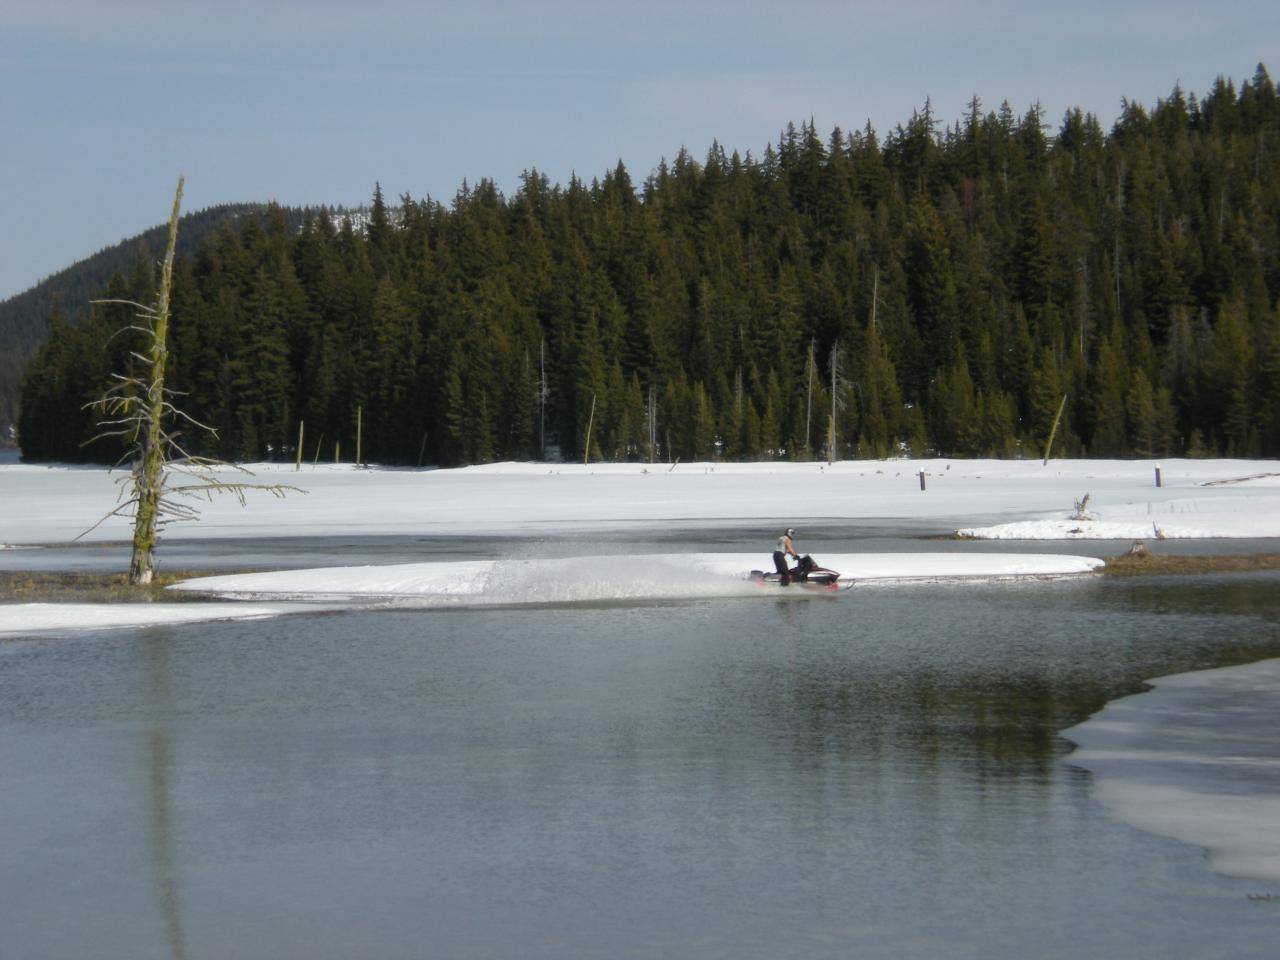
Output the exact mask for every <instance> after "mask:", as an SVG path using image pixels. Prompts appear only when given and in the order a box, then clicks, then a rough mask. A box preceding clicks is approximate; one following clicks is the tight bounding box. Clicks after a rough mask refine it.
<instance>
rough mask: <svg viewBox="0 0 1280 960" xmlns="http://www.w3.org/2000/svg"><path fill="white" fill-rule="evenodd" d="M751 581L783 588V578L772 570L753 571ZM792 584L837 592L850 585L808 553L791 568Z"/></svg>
mask: <svg viewBox="0 0 1280 960" xmlns="http://www.w3.org/2000/svg"><path fill="white" fill-rule="evenodd" d="M750 576H751V579H752V580H754V581H755V582H756V583H759V584H761V585H762V586H763V585H765V584H772V585H773V586H775V587H777V586H782V578H781V577H780V576H779V575H778V574H777V572H775V571H773V570H770V571H769V572H767V573H766V572H765V571H764V570H752V571H751V574H750ZM791 582H792V583H793V584H795V585H797V586H802V587H826V588H828V589H830V590H835V589H836V588H837V587H840V586H848V585H849V584H848V583H844V584H842V583H841V582H840V574H839V572H838V571H836V570H828V569H827V568H826V567H820V566H818V564H817V561H815V560H814V559H813V557H811V556H809V555H808V554H807V553H806V554H805V555H804V556H803V557H801V558H800V559H799V561H797V563H796V565H795V566H794V567H792V568H791Z"/></svg>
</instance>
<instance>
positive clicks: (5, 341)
mask: <svg viewBox="0 0 1280 960" xmlns="http://www.w3.org/2000/svg"><path fill="white" fill-rule="evenodd" d="M261 209H262V206H261V204H247V203H239V204H224V205H222V206H217V207H210V208H208V209H206V210H201V211H199V212H197V213H191V214H187V215H186V216H184V217H183V218H182V230H181V232H180V233H179V235H178V239H179V244H180V245H179V251H180V252H181V253H183V254H186V255H189V254H190V253H192V252H194V251H195V249H196V248H197V247H198V246H199V245H200V244H201V243H202V242H203V241H204V239H205V237H207V236H208V235H209V233H210V231H211V230H212V229H213V228H214V227H216V226H217V225H218V224H219V223H221V222H222V221H224V220H235V219H236V218H238V217H242V216H244V215H245V214H247V213H249V212H251V211H255V210H261ZM286 216H287V217H289V218H290V219H291V220H293V221H294V222H295V223H297V224H301V222H302V216H303V214H302V211H301V210H291V211H287V212H286ZM164 230H165V228H164V226H163V225H161V226H156V227H152V228H151V229H150V230H147V231H145V232H143V233H141V234H139V235H138V236H136V237H131V238H129V239H127V240H122V241H121V242H120V243H117V244H114V245H113V246H110V247H107V248H106V249H104V250H99V251H98V252H97V253H95V254H93V255H92V256H90V257H86V258H85V259H84V260H81V261H79V262H77V263H75V264H72V265H71V266H69V267H67V268H66V269H65V270H59V271H58V272H57V273H55V274H53V275H52V276H50V277H47V278H46V279H44V280H42V281H40V282H39V283H38V284H36V285H35V286H34V287H32V288H31V289H29V290H27V291H25V292H23V293H20V294H17V295H16V296H13V297H10V298H9V299H7V300H4V301H0V429H3V428H4V427H6V426H7V425H8V424H10V423H13V422H15V421H16V420H17V417H18V395H19V392H20V389H21V383H22V370H23V367H24V366H26V363H27V361H28V360H29V359H30V358H31V355H32V354H34V353H35V352H36V349H37V348H38V347H39V346H40V345H41V344H42V343H44V341H45V339H46V338H47V337H48V335H49V319H50V317H51V316H52V315H53V311H54V301H55V300H56V301H57V302H58V304H59V306H60V308H61V312H62V313H63V315H64V316H67V317H72V318H79V317H81V316H84V315H86V314H87V311H88V306H89V301H90V300H92V299H94V298H95V297H98V296H100V295H101V294H102V291H103V290H104V289H106V286H107V283H108V282H109V281H110V280H111V278H112V277H113V276H114V275H116V274H120V275H121V276H125V277H131V276H133V275H134V274H135V273H136V272H137V271H138V270H139V269H140V267H139V263H145V262H146V261H147V260H149V259H151V258H152V256H153V255H154V253H155V252H157V251H159V250H161V249H162V248H163V246H164Z"/></svg>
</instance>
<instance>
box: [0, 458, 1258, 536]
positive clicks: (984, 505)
mask: <svg viewBox="0 0 1280 960" xmlns="http://www.w3.org/2000/svg"><path fill="white" fill-rule="evenodd" d="M249 466H250V469H252V470H253V471H254V472H255V473H256V474H259V475H261V476H263V477H264V479H266V480H268V481H269V482H271V481H278V482H285V483H289V484H291V485H294V486H297V487H299V488H301V489H302V490H303V491H305V493H296V494H290V495H289V496H287V497H286V498H285V499H284V500H277V499H276V498H273V497H271V496H268V495H266V494H262V495H259V496H253V495H252V494H251V495H250V499H249V502H248V504H247V506H245V507H241V506H240V505H239V504H238V503H236V502H235V499H234V498H232V497H224V498H220V499H218V498H215V499H214V500H213V501H212V502H210V503H204V504H201V505H200V508H201V518H200V520H199V521H198V522H195V523H184V524H179V525H175V526H172V527H170V528H169V529H168V531H167V534H168V535H169V536H181V537H182V538H184V539H190V538H206V537H221V538H227V537H230V538H235V537H308V536H323V535H348V534H351V533H356V532H358V533H360V534H363V535H396V534H407V535H441V536H450V535H462V534H490V535H498V536H546V535H553V536H560V535H564V534H566V533H588V532H601V531H608V530H612V529H619V528H634V527H636V526H641V527H643V526H645V525H651V526H656V527H665V526H681V527H686V528H691V527H696V526H698V525H703V524H708V525H711V524H718V523H728V522H735V523H744V524H745V523H750V524H752V525H761V526H770V527H772V526H776V525H778V524H793V525H799V524H805V523H806V522H808V521H816V522H839V521H841V520H859V521H867V520H876V519H884V520H889V519H901V518H911V519H912V520H915V521H924V520H929V519H935V520H939V521H946V522H955V521H959V522H960V523H961V524H963V526H961V528H960V529H961V530H963V531H964V534H965V535H966V536H970V537H974V538H984V539H985V538H1005V539H1034V540H1057V539H1136V538H1147V539H1151V538H1158V537H1162V536H1163V537H1166V538H1170V539H1172V538H1183V537H1185V538H1205V537H1218V538H1239V537H1280V464H1278V463H1277V462H1276V461H1260V460H1171V461H1164V462H1162V463H1160V464H1158V465H1157V464H1156V462H1155V461H1140V460H1051V461H1050V462H1049V463H1048V465H1047V466H1045V465H1042V464H1041V463H1040V461H1037V460H952V459H939V460H859V461H842V462H838V463H835V464H831V465H828V464H825V463H688V464H684V463H679V464H675V465H671V464H639V463H616V464H589V465H583V464H547V463H498V464H488V465H485V466H474V467H462V468H457V469H448V470H437V469H423V470H414V469H392V468H380V467H374V468H369V469H357V468H355V467H354V466H352V465H350V464H342V465H320V466H310V465H308V466H305V467H303V468H302V470H301V471H296V472H295V470H294V467H293V466H292V465H289V464H275V463H273V464H251V465H249ZM1157 466H1159V468H1160V476H1161V480H1162V486H1160V487H1156V485H1155V476H1156V467H1157ZM121 476H122V473H121V471H118V470H117V471H115V472H108V471H107V470H106V469H105V468H100V467H84V466H44V465H26V464H2V465H0V495H3V499H4V503H5V505H6V509H5V511H4V515H3V516H2V517H0V543H4V544H7V545H9V546H10V547H13V546H22V545H32V544H56V543H67V542H70V541H72V540H73V539H74V538H76V537H77V536H79V535H81V534H84V533H85V531H86V530H88V529H89V528H90V527H91V526H92V525H93V524H94V523H96V522H97V521H98V520H100V519H101V517H102V516H103V514H105V513H106V512H107V511H108V510H109V509H111V508H112V507H113V506H114V505H115V503H116V502H117V501H116V497H117V489H116V485H115V482H116V480H117V479H119V478H120V477H121ZM922 487H923V489H922ZM1085 494H1088V495H1089V498H1090V499H1089V504H1088V510H1087V513H1088V516H1089V517H1091V519H1088V520H1075V519H1072V514H1073V512H1074V511H1073V505H1074V504H1075V503H1076V502H1077V501H1079V500H1080V499H1081V498H1083V497H1084V495H1085ZM966 520H967V521H969V522H968V523H965V521H966ZM128 531H129V526H128V520H127V519H125V518H112V519H111V520H109V521H107V522H106V523H103V524H102V525H101V526H100V527H98V528H97V529H95V530H93V531H92V532H91V533H89V534H88V535H87V536H86V537H85V541H86V542H103V541H121V540H126V539H128Z"/></svg>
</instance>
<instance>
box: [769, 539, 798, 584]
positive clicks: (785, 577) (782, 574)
mask: <svg viewBox="0 0 1280 960" xmlns="http://www.w3.org/2000/svg"><path fill="white" fill-rule="evenodd" d="M795 535H796V531H795V529H794V528H793V527H787V532H786V533H784V534H783V535H782V536H780V537H779V538H778V544H777V546H776V547H775V548H774V551H773V565H774V567H775V568H776V569H777V571H778V578H779V579H780V580H781V581H782V585H783V586H784V587H787V586H790V585H791V571H790V570H789V569H788V568H787V557H788V556H792V557H795V558H796V559H797V560H799V559H800V554H798V553H796V547H795V544H794V543H792V542H791V538H792V537H794V536H795Z"/></svg>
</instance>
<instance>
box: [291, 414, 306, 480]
mask: <svg viewBox="0 0 1280 960" xmlns="http://www.w3.org/2000/svg"><path fill="white" fill-rule="evenodd" d="M304 423H305V421H303V420H299V421H298V455H297V458H296V459H295V460H294V462H293V472H294V473H297V472H298V471H299V470H301V469H302V427H303V424H304Z"/></svg>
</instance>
